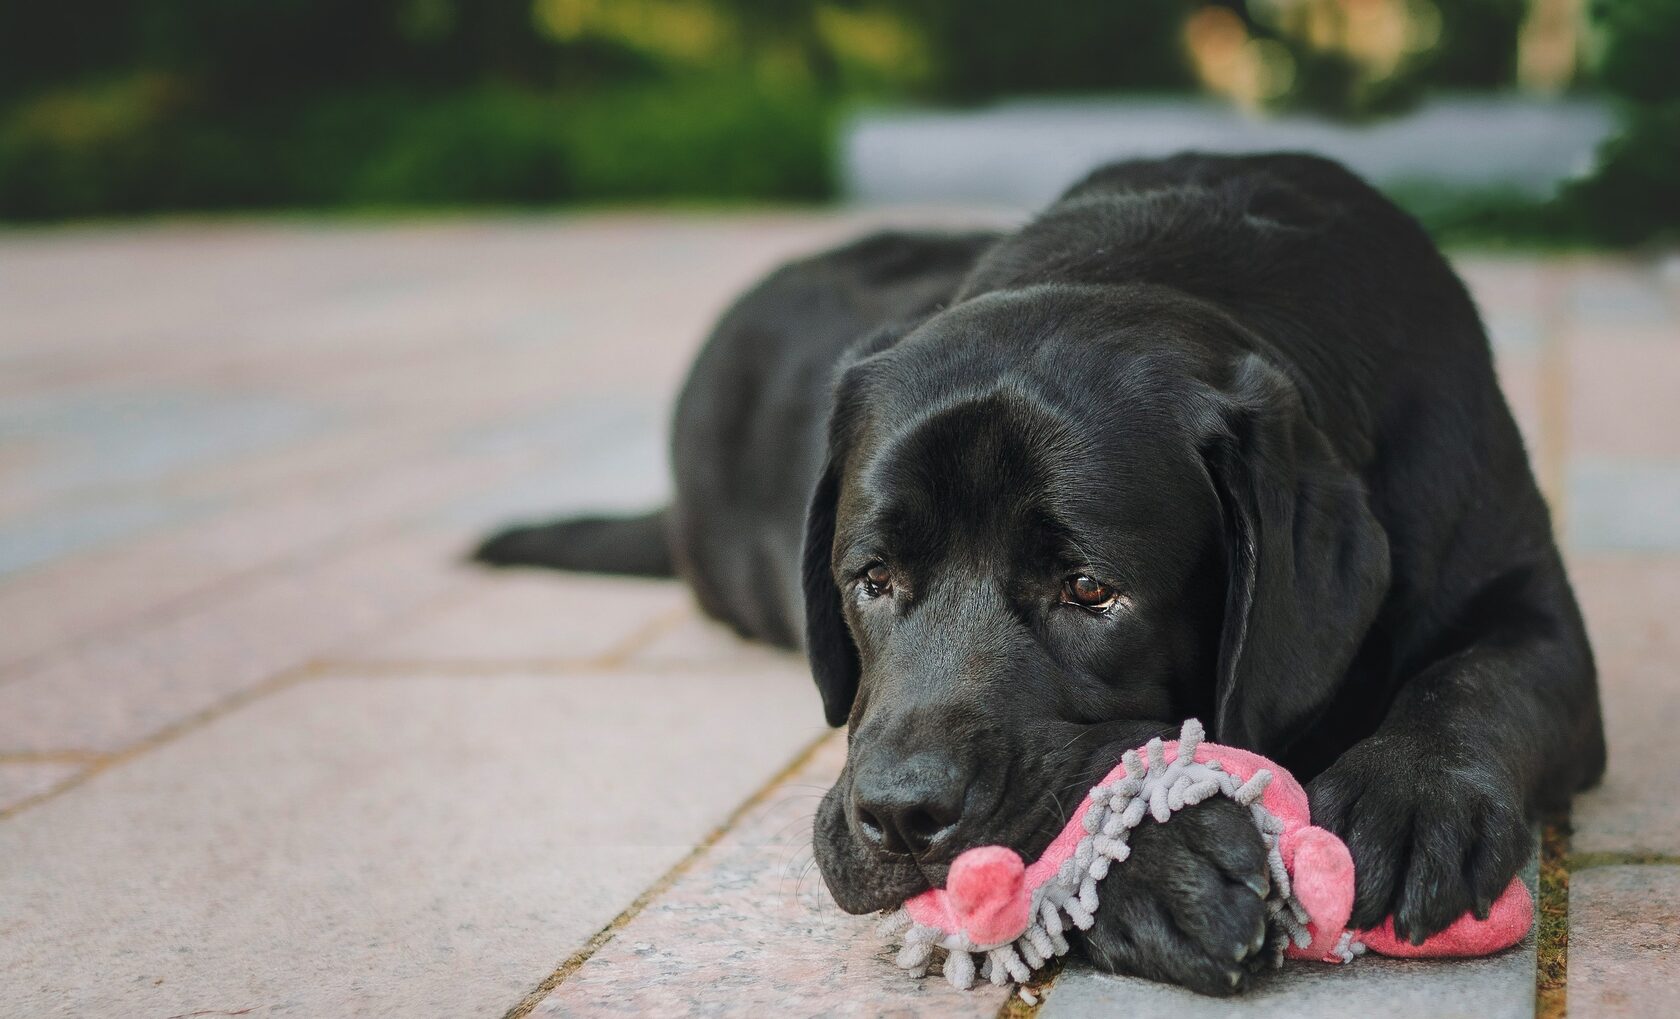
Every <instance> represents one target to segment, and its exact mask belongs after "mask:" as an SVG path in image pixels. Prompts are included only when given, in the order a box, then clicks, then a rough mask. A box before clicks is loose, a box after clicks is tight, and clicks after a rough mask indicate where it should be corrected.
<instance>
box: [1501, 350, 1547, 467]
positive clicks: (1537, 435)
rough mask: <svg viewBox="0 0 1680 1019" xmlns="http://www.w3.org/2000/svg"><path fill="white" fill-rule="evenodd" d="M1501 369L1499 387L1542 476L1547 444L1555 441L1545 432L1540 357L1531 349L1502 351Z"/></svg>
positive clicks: (1543, 385) (1524, 443) (1543, 384)
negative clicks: (1543, 457)
mask: <svg viewBox="0 0 1680 1019" xmlns="http://www.w3.org/2000/svg"><path fill="white" fill-rule="evenodd" d="M1496 363H1497V365H1498V368H1499V388H1500V389H1501V390H1502V391H1503V392H1504V394H1505V402H1506V403H1507V404H1509V405H1510V407H1511V416H1512V417H1514V418H1516V419H1517V428H1518V429H1520V430H1521V431H1522V437H1523V445H1524V446H1525V447H1526V448H1527V449H1528V455H1529V458H1530V460H1532V461H1535V464H1534V469H1535V471H1536V473H1540V471H1541V464H1540V461H1541V459H1542V454H1543V452H1544V451H1545V450H1546V446H1545V443H1546V442H1547V441H1549V440H1551V439H1552V437H1551V436H1550V435H1548V434H1547V433H1546V430H1545V411H1544V409H1543V403H1544V387H1545V382H1544V379H1543V371H1544V370H1543V368H1542V366H1541V359H1540V355H1539V354H1538V353H1536V352H1534V351H1527V350H1505V351H1500V352H1499V353H1498V355H1497V357H1496Z"/></svg>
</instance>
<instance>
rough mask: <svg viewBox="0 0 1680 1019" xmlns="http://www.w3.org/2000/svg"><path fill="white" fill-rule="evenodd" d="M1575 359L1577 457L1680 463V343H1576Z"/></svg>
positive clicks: (1573, 443) (1572, 405)
mask: <svg viewBox="0 0 1680 1019" xmlns="http://www.w3.org/2000/svg"><path fill="white" fill-rule="evenodd" d="M1676 332H1677V333H1680V319H1677V320H1676ZM1569 359H1570V360H1569V377H1568V385H1569V391H1570V392H1569V426H1570V428H1569V431H1570V435H1569V449H1570V452H1571V453H1572V454H1574V455H1579V456H1588V457H1599V458H1612V459H1621V460H1636V461H1637V460H1653V461H1659V462H1660V461H1663V460H1669V461H1673V460H1680V399H1676V398H1675V392H1674V386H1675V382H1676V380H1680V342H1675V343H1651V342H1649V341H1641V340H1637V339H1622V338H1619V337H1604V338H1602V339H1599V340H1597V341H1596V342H1592V343H1575V344H1572V345H1571V346H1570V351H1569Z"/></svg>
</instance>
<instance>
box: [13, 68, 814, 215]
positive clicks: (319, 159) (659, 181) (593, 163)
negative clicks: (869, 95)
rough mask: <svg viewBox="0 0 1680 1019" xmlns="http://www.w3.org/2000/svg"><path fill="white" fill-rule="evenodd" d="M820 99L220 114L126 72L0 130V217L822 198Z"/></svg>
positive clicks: (730, 89) (393, 99)
mask: <svg viewBox="0 0 1680 1019" xmlns="http://www.w3.org/2000/svg"><path fill="white" fill-rule="evenodd" d="M834 107H835V104H834V102H833V101H832V100H829V99H827V98H825V97H824V96H822V95H821V94H819V93H817V92H815V91H813V90H810V89H800V88H782V89H775V90H772V89H768V88H766V87H764V86H762V85H761V84H760V83H758V82H757V81H756V80H754V79H752V78H749V77H747V76H745V75H740V76H730V77H723V76H718V77H706V78H701V79H697V80H695V81H692V82H685V83H683V84H682V85H681V86H680V87H669V86H656V85H621V86H617V87H615V88H609V89H597V90H590V91H580V92H576V93H573V94H569V95H568V94H564V93H562V94H560V95H554V94H551V93H548V92H543V91H534V90H526V89H520V88H516V87H512V86H495V87H486V88H479V89H473V90H469V91H464V92H441V93H438V94H435V95H431V96H419V97H417V96H414V95H412V94H409V93H406V92H403V91H398V90H393V89H388V88H375V89H364V90H360V91H357V92H352V93H349V94H342V93H337V94H331V95H325V96H322V97H320V98H317V99H315V100H313V101H311V102H309V103H307V104H303V105H302V106H301V107H295V106H293V105H290V104H281V103H269V104H253V105H251V106H248V107H246V108H244V109H242V110H240V111H239V113H238V115H237V116H226V115H218V114H215V113H213V112H210V111H206V110H205V109H203V108H202V106H200V105H197V104H194V103H192V102H190V101H187V100H184V99H182V98H181V97H180V96H177V95H175V94H174V93H172V92H171V91H170V90H168V89H163V88H160V87H159V86H157V85H156V84H155V83H152V84H148V83H146V82H144V81H142V80H140V79H135V80H131V81H127V82H121V83H116V84H112V85H104V86H100V87H98V88H95V89H88V90H81V91H71V92H64V93H58V94H55V95H54V96H52V97H49V98H46V99H42V100H37V101H35V102H33V103H26V104H23V105H22V106H20V107H19V108H17V109H15V110H14V111H13V112H12V114H11V116H10V117H9V118H7V119H6V120H5V121H4V122H0V218H5V219H13V220H27V219H48V218H58V217H64V216H88V215H117V214H124V213H135V212H149V211H159V210H178V209H211V210H225V209H252V208H270V207H282V206H309V207H364V206H419V205H484V204H489V205H535V204H548V203H554V202H561V201H607V200H634V199H699V200H705V199H761V200H792V201H801V200H816V199H821V198H826V197H828V196H830V195H832V193H833V191H834V183H833V180H832V170H831V165H832V159H831V152H830V146H831V141H830V139H831V137H832V134H833V127H834V119H835V118H834Z"/></svg>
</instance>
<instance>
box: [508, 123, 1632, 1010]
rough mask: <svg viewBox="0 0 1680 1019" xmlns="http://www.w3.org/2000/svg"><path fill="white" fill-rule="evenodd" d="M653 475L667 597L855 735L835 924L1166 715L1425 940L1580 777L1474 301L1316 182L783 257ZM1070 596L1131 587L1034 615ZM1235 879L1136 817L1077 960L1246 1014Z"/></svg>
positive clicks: (1215, 835) (1541, 525)
mask: <svg viewBox="0 0 1680 1019" xmlns="http://www.w3.org/2000/svg"><path fill="white" fill-rule="evenodd" d="M674 461H675V465H676V474H677V488H676V501H675V503H674V504H673V506H672V507H671V509H670V511H669V513H670V516H669V520H668V527H667V529H666V530H667V534H668V536H669V539H670V553H671V557H672V559H673V561H674V564H675V566H676V568H677V570H678V572H679V573H680V574H681V575H682V576H683V577H684V578H685V579H686V580H687V581H688V582H689V583H690V584H691V585H692V586H693V587H694V589H695V591H696V592H698V594H699V597H700V600H701V602H702V604H703V605H704V606H705V607H706V609H707V610H708V611H709V612H711V613H712V614H713V615H715V616H717V617H718V618H720V619H724V620H726V621H728V622H730V623H731V624H733V625H734V626H735V627H736V628H737V629H738V630H739V631H741V632H742V633H744V634H747V635H749V636H752V637H756V638H759V639H763V640H768V641H772V642H775V643H779V644H784V645H792V644H795V643H796V642H802V643H803V644H804V646H805V648H806V650H807V651H808V653H809V655H810V658H811V665H812V671H813V674H814V676H815V678H816V681H817V685H818V687H819V689H820V690H821V692H822V697H823V704H824V709H825V711H826V713H827V715H828V719H829V721H830V723H831V724H835V725H839V724H842V723H849V725H850V728H851V743H850V752H849V754H848V759H847V763H846V769H845V771H844V773H843V774H842V776H841V778H840V780H839V781H838V782H837V783H836V784H835V786H834V788H833V789H832V790H831V791H830V793H829V795H828V796H827V797H826V798H825V800H824V802H823V805H822V807H821V808H820V810H819V812H818V816H817V820H816V836H815V838H816V851H817V858H818V861H819V863H820V865H821V867H822V871H823V875H824V877H825V878H826V880H827V882H828V885H829V888H830V889H831V890H832V891H833V893H834V895H835V898H836V899H837V900H838V901H839V903H840V904H841V906H843V907H844V908H846V909H848V910H852V911H856V912H864V911H869V910H875V909H880V908H882V907H886V906H893V905H896V904H898V903H899V902H900V901H902V900H903V899H904V898H905V897H906V896H909V895H912V894H914V893H916V892H918V891H920V890H922V889H923V888H925V887H927V886H928V884H929V883H930V882H938V881H940V880H942V878H943V876H944V873H945V868H946V866H947V865H948V863H949V861H950V860H951V859H952V857H953V856H954V855H955V854H956V853H958V852H960V851H961V850H962V849H964V848H967V847H969V846H973V845H978V844H987V843H1000V842H1001V843H1006V844H1010V845H1013V846H1015V847H1017V848H1018V849H1020V850H1021V851H1022V852H1023V853H1024V854H1025V855H1027V856H1029V857H1031V856H1032V855H1034V854H1036V853H1037V852H1038V851H1040V850H1041V849H1042V848H1043V846H1044V845H1045V844H1046V843H1047V842H1048V841H1049V839H1050V838H1051V837H1052V836H1053V835H1054V833H1055V832H1056V831H1057V830H1059V829H1060V828H1061V826H1062V823H1063V821H1064V820H1065V818H1066V816H1067V812H1068V811H1069V810H1070V809H1071V808H1072V806H1073V805H1074V804H1075V803H1076V802H1077V801H1078V799H1079V797H1080V795H1081V794H1082V792H1083V791H1084V789H1085V788H1086V787H1087V785H1088V783H1089V782H1091V781H1092V780H1093V779H1094V778H1095V777H1096V776H1098V775H1100V774H1101V773H1102V772H1104V771H1106V770H1107V769H1108V768H1109V767H1111V766H1112V764H1113V762H1114V761H1115V760H1116V758H1117V756H1118V754H1119V752H1120V751H1121V750H1123V749H1124V748H1126V747H1129V746H1133V745H1136V744H1138V743H1139V742H1141V741H1142V740H1144V739H1146V738H1147V737H1148V736H1149V735H1151V734H1153V733H1155V732H1162V731H1172V730H1175V729H1176V728H1177V723H1178V722H1179V720H1181V719H1183V718H1185V717H1187V716H1191V715H1195V716H1198V717H1201V718H1202V719H1204V720H1205V721H1208V723H1209V724H1210V726H1211V728H1212V730H1213V733H1212V735H1213V737H1214V738H1216V739H1218V740H1220V741H1223V742H1227V743H1234V744H1237V745H1241V746H1245V747H1250V748H1252V749H1255V750H1258V751H1261V752H1263V753H1266V754H1269V755H1271V756H1273V757H1276V758H1278V759H1279V760H1281V761H1282V762H1283V763H1284V764H1286V765H1287V766H1289V767H1290V768H1291V769H1293V770H1294V771H1295V773H1296V774H1297V775H1298V776H1299V777H1300V778H1302V779H1303V780H1304V781H1308V782H1309V786H1308V788H1309V792H1310V795H1311V797H1312V802H1313V812H1314V815H1315V819H1316V820H1318V821H1319V823H1321V824H1324V825H1326V826H1327V827H1329V828H1331V829H1333V830H1335V831H1337V832H1339V833H1340V834H1341V835H1342V836H1343V837H1344V838H1346V839H1347V840H1348V843H1349V845H1350V846H1351V848H1352V850H1353V853H1354V857H1355V861H1356V865H1357V869H1358V897H1357V902H1356V909H1355V915H1354V918H1353V921H1354V923H1355V924H1356V925H1368V924H1372V923H1374V922H1376V921H1377V920H1378V919H1379V918H1380V917H1381V916H1383V915H1385V914H1387V913H1390V912H1392V913H1394V914H1395V917H1396V923H1397V927H1398V929H1399V931H1400V932H1401V933H1402V934H1403V935H1411V936H1415V937H1420V938H1421V937H1423V936H1426V935H1428V934H1430V933H1433V932H1435V931H1437V930H1439V929H1441V928H1442V927H1444V926H1445V925H1446V924H1447V923H1449V922H1450V921H1451V920H1452V919H1453V918H1454V917H1456V916H1457V915H1459V914H1461V913H1462V912H1464V911H1465V910H1467V909H1474V910H1478V911H1485V910H1486V908H1487V906H1488V904H1489V903H1490V902H1491V901H1492V899H1493V897H1494V896H1495V895H1496V894H1497V893H1498V891H1499V890H1500V889H1502V888H1503V886H1504V885H1505V884H1506V883H1507V882H1508V881H1509V880H1510V878H1511V877H1512V875H1513V874H1514V873H1515V872H1516V871H1517V869H1518V868H1519V867H1520V866H1521V864H1522V863H1523V862H1524V858H1525V856H1526V855H1527V853H1528V849H1529V845H1530V841H1529V839H1530V837H1529V830H1530V829H1529V827H1528V826H1529V824H1530V821H1531V819H1532V818H1533V817H1534V816H1535V814H1536V812H1537V811H1539V810H1541V809H1543V808H1547V807H1552V806H1558V805H1561V804H1562V803H1563V802H1565V801H1566V799H1567V797H1568V795H1569V794H1570V793H1571V792H1572V791H1574V790H1576V789H1580V788H1582V787H1584V786H1586V785H1589V784H1591V783H1592V782H1594V781H1596V780H1597V778H1598V777H1599V775H1600V773H1601V771H1602V769H1603V763H1604V743H1603V736H1602V728H1601V723H1600V716H1599V705H1598V695H1597V689H1596V683H1595V678H1594V670H1593V662H1592V655H1591V652H1590V650H1589V648H1588V645H1587V640H1586V636H1585V633H1584V631H1583V628H1582V624H1581V618H1580V614H1579V612H1578V611H1577V609H1576V605H1575V601H1574V598H1573V595H1572V594H1571V591H1570V588H1569V583H1568V580H1567V578H1566V577H1565V575H1564V570H1563V566H1562V563H1561V561H1560V558H1559V555H1558V552H1557V549H1556V546H1555V544H1554V542H1553V538H1552V533H1551V525H1550V521H1549V519H1548V516H1547V511H1546V507H1545V504H1544V503H1543V501H1542V499H1541V497H1540V494H1539V491H1538V489H1537V488H1536V485H1535V483H1534V478H1533V475H1532V473H1531V471H1530V469H1529V465H1528V461H1527V457H1526V455H1525V453H1524V451H1523V447H1522V442H1521V439H1520V438H1519V436H1518V432H1517V430H1516V427H1515V425H1514V424H1513V422H1512V419H1511V416H1510V413H1509V411H1508V410H1507V408H1506V406H1505V403H1504V400H1503V399H1502V397H1501V395H1500V392H1499V388H1498V385H1497V383H1496V381H1495V378H1494V373H1493V364H1492V358H1491V356H1490V352H1489V348H1488V344H1487V339H1486V336H1485V334H1484V332H1483V329H1482V326H1481V323H1480V322H1479V320H1478V318H1477V315H1476V311H1475V308H1474V307H1473V305H1472V304H1471V302H1470V299H1469V297H1468V295H1467V294H1466V293H1465V290H1464V288H1463V286H1462V285H1461V284H1460V282H1459V281H1458V279H1457V278H1456V277H1455V276H1454V275H1453V273H1452V271H1451V269H1450V268H1449V267H1448V266H1447V264H1446V262H1445V261H1444V260H1443V259H1442V258H1441V256H1440V254H1439V253H1438V252H1437V251H1436V250H1435V248H1434V246H1433V245H1432V244H1431V243H1430V241H1429V240H1428V238H1427V237H1426V236H1425V235H1424V233H1423V232H1422V231H1421V230H1420V229H1419V227H1418V226H1417V225H1416V224H1415V223H1414V222H1413V221H1412V220H1410V219H1409V218H1408V217H1406V216H1405V215H1404V214H1402V213H1401V212H1400V211H1399V210H1398V209H1396V208H1395V207H1394V206H1393V205H1392V204H1390V203H1389V202H1388V201H1386V200H1385V199H1383V198H1382V197H1381V196H1380V195H1378V194H1377V193H1376V192H1375V191H1373V190H1371V189H1370V188H1369V187H1367V186H1366V185H1365V184H1364V183H1362V182H1361V181H1359V180H1358V179H1357V178H1355V177H1354V176H1353V175H1351V174H1349V173H1348V172H1347V171H1346V170H1344V169H1342V168H1341V167H1339V166H1337V165H1336V164H1334V163H1331V162H1328V161H1325V160H1321V159H1317V158H1313V157H1308V156H1297V155H1268V156H1248V157H1218V156H1202V155H1185V156H1179V157H1175V158H1172V159H1166V160H1158V161H1147V162H1134V163H1122V164H1117V165H1114V166H1109V167H1105V168H1103V169H1101V170H1099V171H1097V172H1096V173H1094V174H1092V175H1091V176H1090V177H1089V178H1088V179H1086V180H1085V181H1084V182H1082V183H1080V184H1079V185H1077V186H1075V187H1074V188H1073V189H1072V190H1070V191H1069V192H1068V193H1067V194H1066V195H1065V196H1064V197H1063V198H1062V199H1061V200H1059V201H1058V202H1057V203H1056V204H1054V205H1052V206H1051V207H1050V208H1049V209H1048V210H1047V211H1046V212H1044V213H1043V214H1042V215H1041V216H1039V217H1038V218H1037V219H1036V220H1034V221H1033V222H1031V223H1029V224H1028V225H1027V226H1025V227H1023V228H1022V229H1020V230H1018V231H1016V232H1013V233H1010V234H1005V235H969V236H960V237H942V236H932V235H914V234H885V235H880V236H877V237H872V238H869V239H867V240H864V241H860V242H858V243H856V244H853V245H851V246H848V247H846V248H842V249H840V250H838V251H834V252H830V253H827V254H824V255H819V256H817V257H815V258H811V259H807V260H805V261H802V262H797V263H794V264H792V265H789V266H787V267H786V268H784V269H782V270H780V271H779V272H777V273H776V274H774V275H773V276H771V277H770V278H769V279H768V280H766V281H765V282H764V283H762V284H760V285H759V286H758V287H757V288H755V289H754V290H753V291H752V292H750V293H748V294H747V295H746V296H744V297H743V298H742V299H741V300H740V301H739V302H737V304H736V305H735V307H734V308H733V309H731V311H730V312H729V313H728V314H727V315H725V317H724V318H723V320H722V321H721V322H720V323H719V325H718V327H717V330H716V331H715V332H714V334H713V335H712V337H711V339H710V341H709V342H708V344H707V346H706V348H705V350H704V351H703V352H702V353H701V355H700V358H699V360H698V362H697V363H696V365H695V368H694V372H693V375H692V377H691V378H690V380H689V383H688V385H687V387H686V388H685V390H684V392H683V395H682V399H681V402H680V404H679V406H678V410H677V425H676V438H675V440H674ZM802 546H803V552H801V548H802ZM544 547H545V548H546V547H547V546H546V544H545V546H544ZM606 551H610V550H608V549H604V548H596V549H595V550H593V551H592V552H591V553H590V554H589V556H588V557H587V559H588V562H589V563H591V564H595V565H596V566H597V567H598V566H599V564H600V563H602V562H604V561H605V562H610V557H609V558H607V559H603V553H604V552H606ZM633 551H634V549H633V548H632V546H631V543H630V542H628V541H627V542H626V543H625V544H624V545H623V546H621V552H622V553H623V554H624V555H625V556H630V555H631V554H632V553H633ZM507 558H508V557H507V556H503V557H502V559H503V560H504V561H505V560H506V559H507ZM542 561H544V562H549V563H552V562H563V561H564V558H563V556H560V555H557V554H555V553H553V552H549V551H545V552H544V553H543V554H542ZM638 562H639V560H638ZM626 563H627V564H631V561H630V560H629V559H627V560H626ZM877 563H878V564H882V565H883V567H884V572H883V571H882V570H877V571H876V576H878V577H886V578H887V583H886V584H885V585H883V586H872V585H873V582H872V581H869V580H868V579H867V577H866V574H868V572H869V570H870V568H871V566H872V564H877ZM1074 574H1086V575H1089V576H1092V577H1095V578H1097V579H1098V580H1100V581H1102V582H1103V583H1105V584H1107V585H1109V586H1110V587H1112V588H1113V589H1114V590H1116V591H1118V592H1120V593H1122V594H1123V595H1124V598H1123V599H1120V600H1118V601H1116V602H1115V603H1114V605H1112V606H1111V607H1110V608H1108V609H1107V610H1104V611H1100V612H1099V611H1094V610H1092V609H1089V608H1085V607H1083V606H1079V605H1074V604H1067V603H1066V602H1065V600H1064V598H1063V592H1064V590H1065V588H1064V584H1065V582H1066V581H1067V578H1068V577H1069V576H1071V575H1074ZM1263 882H1264V867H1263V862H1262V860H1261V857H1260V854H1259V853H1258V842H1257V840H1256V838H1255V836H1254V833H1253V831H1252V827H1251V825H1249V823H1248V822H1247V821H1246V819H1245V818H1244V817H1243V816H1242V815H1241V812H1240V811H1233V810H1227V809H1225V808H1224V807H1222V806H1219V805H1216V804H1204V805H1203V806H1201V807H1198V808H1195V809H1194V810H1192V811H1190V812H1189V814H1188V815H1187V816H1186V818H1185V819H1184V820H1182V821H1180V820H1175V821H1174V822H1173V824H1171V825H1165V826H1162V827H1160V828H1158V829H1155V828H1151V827H1150V826H1146V828H1145V831H1144V832H1143V833H1141V834H1140V835H1139V841H1138V843H1137V846H1136V850H1135V853H1134V856H1133V858H1132V860H1130V861H1128V862H1127V864H1126V865H1125V866H1122V867H1116V868H1115V869H1114V871H1113V872H1112V874H1111V876H1110V877H1109V878H1108V880H1107V882H1106V886H1105V888H1104V890H1103V902H1104V905H1103V907H1102V909H1101V910H1099V919H1098V924H1097V927H1096V928H1095V929H1094V930H1093V931H1091V932H1089V934H1088V935H1087V936H1086V937H1085V939H1084V944H1085V948H1086V951H1087V953H1088V954H1089V955H1090V956H1091V958H1092V959H1093V960H1095V961H1096V962H1097V963H1098V964H1099V965H1104V966H1107V967H1109V968H1113V969H1118V970H1125V971H1129V972H1136V973H1141V974H1144V975H1147V976H1152V977H1157V978H1161V979H1170V980H1174V981H1178V982H1181V983H1184V984H1186V985H1188V986H1191V987H1194V988H1196V989H1198V990H1202V991H1205V992H1209V993H1227V992H1230V991H1232V990H1234V989H1238V988H1240V987H1242V986H1244V985H1245V984H1246V983H1247V982H1248V980H1249V975H1248V974H1249V971H1250V969H1251V968H1252V966H1253V964H1254V962H1255V960H1256V955H1255V954H1254V951H1255V948H1256V946H1255V944H1254V941H1253V933H1254V930H1253V928H1254V927H1255V924H1256V923H1257V922H1258V921H1257V917H1258V915H1259V912H1258V910H1259V907H1258V896H1257V894H1256V890H1257V889H1256V886H1260V887H1262V888H1263Z"/></svg>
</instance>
